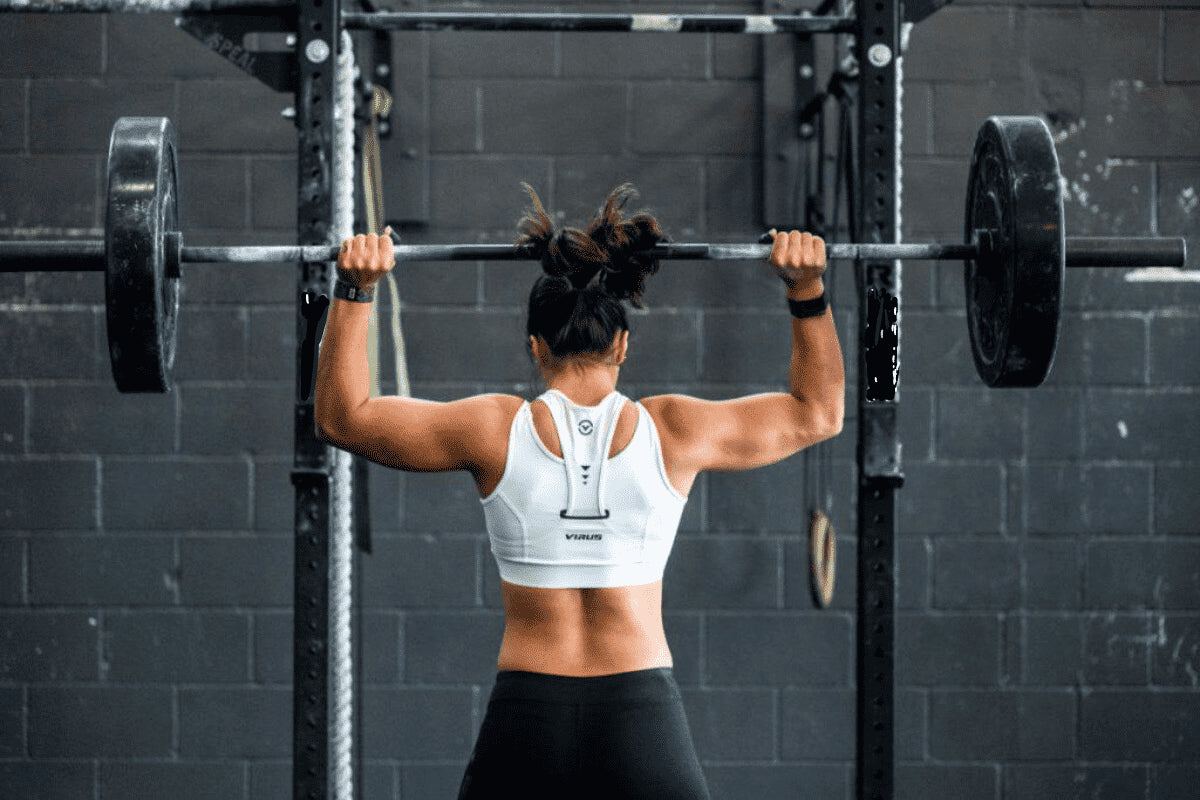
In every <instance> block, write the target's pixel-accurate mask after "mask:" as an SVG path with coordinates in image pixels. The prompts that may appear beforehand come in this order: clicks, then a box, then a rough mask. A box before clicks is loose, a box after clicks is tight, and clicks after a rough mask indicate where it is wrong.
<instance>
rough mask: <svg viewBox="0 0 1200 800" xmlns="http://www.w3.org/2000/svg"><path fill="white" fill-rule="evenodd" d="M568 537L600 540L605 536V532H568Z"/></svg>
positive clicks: (591, 540)
mask: <svg viewBox="0 0 1200 800" xmlns="http://www.w3.org/2000/svg"><path fill="white" fill-rule="evenodd" d="M566 537H567V539H569V540H572V541H578V542H598V541H600V540H601V539H603V538H604V534H603V533H568V534H566Z"/></svg>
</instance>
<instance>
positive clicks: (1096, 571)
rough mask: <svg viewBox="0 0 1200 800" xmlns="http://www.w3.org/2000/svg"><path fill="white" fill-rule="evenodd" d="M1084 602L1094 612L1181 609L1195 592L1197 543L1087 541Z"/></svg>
mask: <svg viewBox="0 0 1200 800" xmlns="http://www.w3.org/2000/svg"><path fill="white" fill-rule="evenodd" d="M1086 557H1087V573H1086V578H1085V588H1084V602H1085V603H1086V604H1087V607H1088V608H1095V609H1097V610H1116V609H1139V608H1159V609H1186V608H1190V607H1191V606H1192V604H1193V602H1194V600H1195V597H1196V592H1197V591H1200V572H1197V571H1196V569H1195V564H1197V563H1200V562H1198V561H1197V559H1200V543H1198V542H1190V541H1165V542H1155V543H1154V544H1153V546H1147V543H1146V541H1145V539H1125V540H1121V539H1112V540H1102V541H1094V542H1089V543H1088V545H1087V551H1086Z"/></svg>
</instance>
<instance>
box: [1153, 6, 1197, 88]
mask: <svg viewBox="0 0 1200 800" xmlns="http://www.w3.org/2000/svg"><path fill="white" fill-rule="evenodd" d="M1163 28H1164V36H1163V41H1162V49H1163V79H1164V80H1166V81H1169V82H1170V81H1179V82H1184V83H1191V82H1195V81H1200V57H1198V56H1197V53H1196V48H1195V46H1194V45H1195V41H1196V39H1195V36H1196V29H1197V28H1200V16H1198V15H1197V14H1196V12H1195V11H1194V10H1182V9H1180V10H1175V11H1167V12H1166V13H1165V21H1164V23H1163Z"/></svg>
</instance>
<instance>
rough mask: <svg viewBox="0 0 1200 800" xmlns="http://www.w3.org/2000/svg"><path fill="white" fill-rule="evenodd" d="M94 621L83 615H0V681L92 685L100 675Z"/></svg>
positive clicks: (26, 612)
mask: <svg viewBox="0 0 1200 800" xmlns="http://www.w3.org/2000/svg"><path fill="white" fill-rule="evenodd" d="M97 640H98V630H97V625H96V619H95V617H89V616H88V614H86V613H82V612H73V613H67V612H40V613H30V612H28V611H20V612H18V611H11V612H4V613H0V643H2V644H3V647H2V648H0V653H2V655H0V680H4V681H11V682H28V683H52V682H69V681H94V680H96V678H97V677H98V675H99V658H98V655H97V644H96V643H97Z"/></svg>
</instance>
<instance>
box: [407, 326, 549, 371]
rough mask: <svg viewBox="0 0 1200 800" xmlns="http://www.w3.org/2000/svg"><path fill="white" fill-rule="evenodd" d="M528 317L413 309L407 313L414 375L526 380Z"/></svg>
mask: <svg viewBox="0 0 1200 800" xmlns="http://www.w3.org/2000/svg"><path fill="white" fill-rule="evenodd" d="M524 331H525V320H524V317H523V316H522V317H518V315H517V314H515V313H511V312H507V311H457V310H452V311H434V310H425V309H410V310H409V311H408V312H407V313H406V314H405V315H404V337H405V340H406V342H407V343H408V371H409V376H410V378H412V379H416V380H421V379H428V378H431V377H434V376H436V377H438V378H440V379H442V380H484V381H511V380H520V378H521V377H523V376H524V375H525V374H526V373H527V371H528V365H527V363H526V361H525V353H524V350H523V343H524V341H525V336H524Z"/></svg>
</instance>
